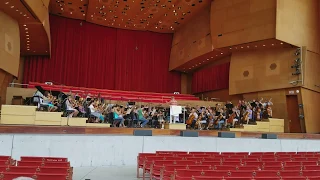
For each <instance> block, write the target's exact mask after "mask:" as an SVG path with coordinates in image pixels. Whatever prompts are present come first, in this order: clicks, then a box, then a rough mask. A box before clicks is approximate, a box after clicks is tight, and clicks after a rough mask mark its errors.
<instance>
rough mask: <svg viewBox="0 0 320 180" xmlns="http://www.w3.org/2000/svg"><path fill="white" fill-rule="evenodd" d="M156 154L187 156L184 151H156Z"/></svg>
mask: <svg viewBox="0 0 320 180" xmlns="http://www.w3.org/2000/svg"><path fill="white" fill-rule="evenodd" d="M156 154H188V152H186V151H156Z"/></svg>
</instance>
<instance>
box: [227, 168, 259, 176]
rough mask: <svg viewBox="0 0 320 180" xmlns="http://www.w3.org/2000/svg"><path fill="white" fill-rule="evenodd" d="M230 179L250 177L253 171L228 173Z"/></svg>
mask: <svg viewBox="0 0 320 180" xmlns="http://www.w3.org/2000/svg"><path fill="white" fill-rule="evenodd" d="M229 176H230V177H252V176H253V171H252V170H251V171H250V170H249V171H248V170H247V171H230V174H229Z"/></svg>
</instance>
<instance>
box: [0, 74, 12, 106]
mask: <svg viewBox="0 0 320 180" xmlns="http://www.w3.org/2000/svg"><path fill="white" fill-rule="evenodd" d="M12 79H13V76H12V75H11V74H10V73H8V72H6V71H4V70H1V69H0V109H1V105H2V104H5V103H6V95H7V87H8V85H9V83H11V81H12Z"/></svg>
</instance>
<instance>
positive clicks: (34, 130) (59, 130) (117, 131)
mask: <svg viewBox="0 0 320 180" xmlns="http://www.w3.org/2000/svg"><path fill="white" fill-rule="evenodd" d="M135 129H141V130H142V129H148V130H152V132H153V136H179V135H180V131H181V130H173V129H151V128H101V127H76V126H32V125H30V126H26V125H0V133H1V134H92V135H94V134H99V135H115V136H119V135H126V136H128V135H130V136H132V135H133V130H135ZM198 132H199V136H203V137H217V136H218V132H219V131H217V130H202V131H198ZM234 133H235V134H236V137H237V138H261V134H263V133H265V132H234ZM273 134H277V135H278V138H279V139H320V134H306V133H273Z"/></svg>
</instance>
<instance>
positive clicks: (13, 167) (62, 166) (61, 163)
mask: <svg viewBox="0 0 320 180" xmlns="http://www.w3.org/2000/svg"><path fill="white" fill-rule="evenodd" d="M72 175H73V168H72V167H70V162H69V161H68V159H67V158H59V157H26V156H25V157H21V160H20V161H15V160H13V159H12V158H11V157H10V156H0V180H12V179H15V178H18V177H29V178H33V179H35V180H72Z"/></svg>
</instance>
